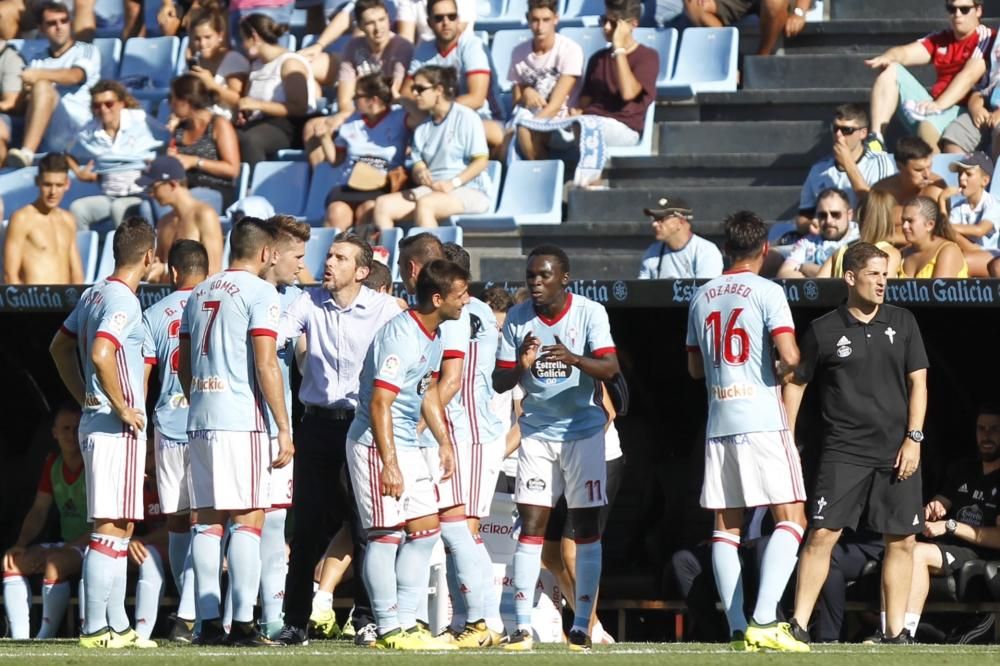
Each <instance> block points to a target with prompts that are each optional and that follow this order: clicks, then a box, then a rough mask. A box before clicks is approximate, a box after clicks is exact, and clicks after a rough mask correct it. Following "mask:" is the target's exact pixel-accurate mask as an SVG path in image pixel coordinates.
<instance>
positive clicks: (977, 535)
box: [924, 520, 1000, 548]
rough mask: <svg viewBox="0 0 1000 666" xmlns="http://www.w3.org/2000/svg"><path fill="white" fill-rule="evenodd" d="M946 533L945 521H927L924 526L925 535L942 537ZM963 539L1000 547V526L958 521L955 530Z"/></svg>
mask: <svg viewBox="0 0 1000 666" xmlns="http://www.w3.org/2000/svg"><path fill="white" fill-rule="evenodd" d="M945 533H946V530H945V523H944V521H943V520H942V521H936V522H931V523H927V524H926V525H925V526H924V536H927V537H931V538H934V537H940V536H944V535H945ZM954 534H955V536H957V537H958V538H959V539H961V540H962V541H968V542H969V543H972V544H976V545H977V546H985V547H986V548H1000V527H973V526H972V525H969V524H967V523H958V526H957V527H956V528H955V532H954Z"/></svg>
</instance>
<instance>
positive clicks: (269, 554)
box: [260, 509, 288, 636]
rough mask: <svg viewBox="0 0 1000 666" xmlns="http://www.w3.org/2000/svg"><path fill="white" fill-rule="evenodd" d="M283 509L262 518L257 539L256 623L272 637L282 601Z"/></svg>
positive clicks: (285, 566) (278, 625)
mask: <svg viewBox="0 0 1000 666" xmlns="http://www.w3.org/2000/svg"><path fill="white" fill-rule="evenodd" d="M287 513H288V512H287V511H286V510H285V509H275V510H273V511H268V512H266V513H265V514H264V530H263V531H262V532H261V535H260V560H261V564H260V603H261V617H260V622H261V624H262V625H263V626H264V632H265V634H267V635H268V636H272V635H274V634H276V633H277V632H279V631H281V626H282V621H281V617H282V616H281V607H282V605H283V604H284V601H285V574H286V573H287V572H288V558H287V557H286V556H285V517H286V515H287Z"/></svg>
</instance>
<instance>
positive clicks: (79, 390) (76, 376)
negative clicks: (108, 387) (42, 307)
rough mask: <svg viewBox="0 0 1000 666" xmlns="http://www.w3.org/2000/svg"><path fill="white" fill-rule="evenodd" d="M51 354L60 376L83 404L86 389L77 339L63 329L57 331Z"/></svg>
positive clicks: (75, 397)
mask: <svg viewBox="0 0 1000 666" xmlns="http://www.w3.org/2000/svg"><path fill="white" fill-rule="evenodd" d="M49 355H51V356H52V361H53V362H54V363H55V364H56V371H58V372H59V378H60V379H62V382H63V384H65V385H66V389H67V390H68V391H69V393H70V395H71V396H73V399H74V400H76V402H77V404H78V405H80V406H81V407H82V406H83V401H84V398H85V395H86V390H85V389H84V387H83V375H82V374H80V364H79V363H78V362H77V360H76V340H74V339H73V338H71V337H70V336H68V335H66V334H65V333H63V332H62V331H56V334H55V337H53V338H52V343H51V344H50V345H49Z"/></svg>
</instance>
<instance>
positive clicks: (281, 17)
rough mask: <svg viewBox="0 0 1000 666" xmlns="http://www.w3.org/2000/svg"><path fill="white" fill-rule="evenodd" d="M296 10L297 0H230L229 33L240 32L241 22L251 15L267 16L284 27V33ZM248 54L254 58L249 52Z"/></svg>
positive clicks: (235, 33) (233, 35)
mask: <svg viewBox="0 0 1000 666" xmlns="http://www.w3.org/2000/svg"><path fill="white" fill-rule="evenodd" d="M294 11H295V0H229V34H230V36H232V37H235V36H236V35H238V34H240V31H241V30H242V29H243V28H242V26H241V24H242V23H243V21H244V20H245V19H247V18H249V17H251V16H263V17H266V18H267V19H269V20H270V21H271V23H273V24H274V25H275V26H281V27H282V28H283V30H282V32H281V33H279V35H280V34H284V33H285V32H288V29H289V27H290V26H291V23H292V12H294ZM244 51H246V49H244ZM247 55H248V57H250V59H251V60H253V57H252V56H250V54H249V52H247Z"/></svg>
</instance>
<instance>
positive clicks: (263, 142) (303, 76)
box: [236, 14, 317, 167]
mask: <svg viewBox="0 0 1000 666" xmlns="http://www.w3.org/2000/svg"><path fill="white" fill-rule="evenodd" d="M284 33H285V28H284V26H281V25H279V24H277V23H275V22H274V21H273V20H272V19H271V18H269V17H268V16H265V15H264V14H251V15H249V16H247V17H246V18H244V19H243V20H242V21H240V36H241V37H242V39H243V51H244V52H245V53H246V54H247V56H249V57H250V59H251V60H259V62H257V63H255V64H254V69H253V71H252V72H250V88H249V90H248V91H247V95H246V97H243V98H242V99H240V103H239V111H240V118H239V119H238V120H237V123H236V124H237V128H238V129H237V134H238V136H239V140H240V155H242V156H243V161H244V162H247V163H248V164H250V166H251V167H252V166H253V165H255V164H257V162H263V161H264V160H266V159H269V158H273V157H274V156H275V154H276V153H277V152H278V151H279V150H282V149H284V148H290V147H292V144H293V143H294V142H295V139H296V138H297V137H298V136H300V133H301V130H302V123H303V122H304V119H305V117H306V116H307V115H308V114H310V113H312V112H313V111H315V110H316V98H317V86H316V83H315V82H314V81H313V77H312V70H311V69H310V67H309V62H308V61H307V60H306V59H305V58H303V57H302V56H300V55H298V54H296V53H292V52H291V51H289V50H288V49H286V48H285V47H283V46H281V45H280V44H279V43H278V39H279V38H280V37H281V35H283V34H284Z"/></svg>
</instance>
